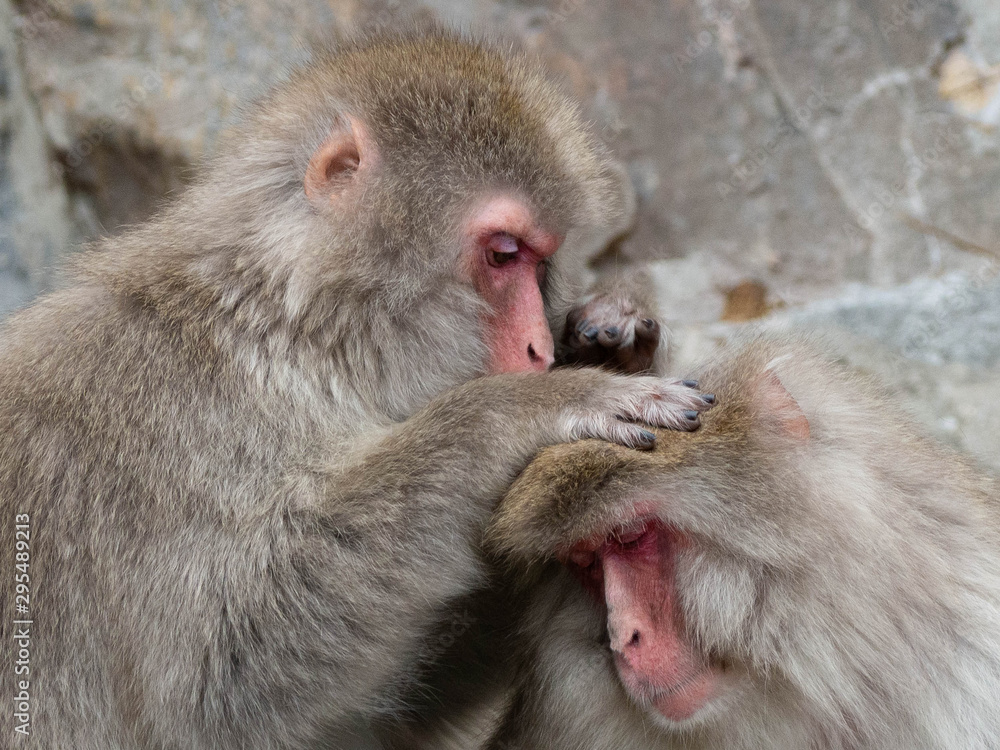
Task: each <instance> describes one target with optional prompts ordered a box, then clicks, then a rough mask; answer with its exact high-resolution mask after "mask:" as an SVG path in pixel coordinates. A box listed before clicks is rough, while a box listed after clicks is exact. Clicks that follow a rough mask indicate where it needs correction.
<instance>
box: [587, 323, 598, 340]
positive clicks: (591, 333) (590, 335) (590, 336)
mask: <svg viewBox="0 0 1000 750" xmlns="http://www.w3.org/2000/svg"><path fill="white" fill-rule="evenodd" d="M598 333H600V330H599V329H598V328H597V326H594V327H593V328H588V329H587V330H586V331H584V332H583V335H584V336H585V337H586V338H587V340H588V341H593V340H594V339H596V338H597V334H598Z"/></svg>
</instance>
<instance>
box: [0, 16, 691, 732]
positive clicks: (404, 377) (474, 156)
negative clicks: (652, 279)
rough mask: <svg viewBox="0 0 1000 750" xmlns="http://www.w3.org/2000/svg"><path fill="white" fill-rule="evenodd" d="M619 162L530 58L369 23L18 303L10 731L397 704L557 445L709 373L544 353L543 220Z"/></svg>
mask: <svg viewBox="0 0 1000 750" xmlns="http://www.w3.org/2000/svg"><path fill="white" fill-rule="evenodd" d="M610 174H611V170H610V169H609V166H608V160H607V157H606V156H605V154H604V152H603V151H602V150H601V149H600V148H599V147H598V145H597V144H596V143H595V141H594V140H593V138H592V137H591V136H590V135H588V133H587V132H586V130H585V129H584V127H583V126H582V124H581V120H580V118H579V117H578V115H577V113H576V110H575V108H574V107H573V105H571V104H570V103H569V102H568V101H567V100H566V99H564V98H563V97H562V96H561V95H560V94H558V93H557V92H556V91H555V89H554V88H553V87H552V86H551V85H550V84H548V83H547V82H546V81H545V80H544V79H543V78H542V77H541V76H540V75H539V73H538V72H536V71H535V70H534V68H532V67H531V66H530V65H529V64H528V63H527V62H526V61H525V60H524V59H522V58H521V57H518V56H517V55H512V54H507V53H501V52H499V51H497V50H496V49H494V48H491V47H489V46H484V45H481V44H478V43H475V42H470V41H465V40H463V39H461V38H459V37H457V36H455V35H452V34H449V33H445V32H432V33H429V34H425V35H385V36H379V37H373V38H369V39H365V40H361V41H357V42H355V43H351V44H345V45H344V46H343V47H341V48H340V50H339V51H337V52H335V53H328V54H327V53H324V54H320V55H318V56H317V59H316V60H315V62H314V63H312V64H311V65H310V66H309V67H307V68H305V69H303V70H301V71H299V72H297V73H295V74H293V75H292V76H291V78H290V79H289V80H288V81H287V82H286V83H284V84H283V85H281V86H279V87H278V88H276V89H275V90H274V91H273V92H272V93H271V94H270V95H269V96H268V97H267V98H265V99H264V100H263V101H262V103H261V104H260V105H259V106H258V107H257V108H256V109H254V110H253V111H251V112H250V113H249V115H248V119H247V121H246V123H245V124H244V125H243V126H242V127H241V128H240V129H239V130H238V131H237V133H236V134H235V136H234V137H233V139H232V140H231V142H230V143H229V144H228V145H227V146H226V147H225V148H224V149H223V151H222V152H221V153H220V155H219V156H218V158H216V159H215V160H214V162H213V164H212V165H211V166H210V168H209V169H208V171H207V174H206V175H205V176H204V177H203V178H202V179H201V180H200V181H199V182H198V183H197V184H195V185H194V186H193V187H192V188H191V189H190V190H188V191H187V192H186V193H185V194H184V195H183V196H181V197H180V199H179V200H178V201H177V202H176V203H174V204H173V205H172V206H170V207H168V208H167V209H166V210H165V211H164V212H163V213H162V214H161V215H160V216H159V217H158V218H156V219H155V220H153V221H151V222H150V223H147V224H145V225H142V226H139V227H136V228H135V229H133V230H131V231H129V232H127V233H126V234H124V235H122V236H120V237H117V238H112V239H108V240H105V241H103V242H101V243H99V244H98V246H97V247H96V248H94V249H93V250H92V251H91V252H89V253H87V254H86V255H85V256H84V257H83V258H82V261H81V263H80V270H79V272H78V275H77V276H76V280H75V281H74V282H73V283H72V284H71V285H70V286H69V287H68V288H66V289H65V290H63V291H60V292H58V293H55V294H52V295H50V296H48V297H45V298H43V299H41V300H40V301H38V302H37V303H36V304H35V305H34V306H32V307H31V308H29V309H27V310H25V311H23V312H21V313H20V314H18V315H16V316H14V318H13V319H11V321H10V322H9V323H8V324H7V326H6V328H5V330H4V332H3V338H2V344H0V507H2V510H3V521H2V527H0V528H2V532H3V537H4V539H5V540H7V543H6V544H5V546H4V549H5V550H6V551H5V552H4V553H3V555H2V557H0V559H2V561H3V566H2V571H3V576H2V580H3V581H4V583H3V586H2V601H3V604H2V606H0V616H2V617H0V643H2V645H0V657H2V658H0V661H2V663H3V664H4V668H3V670H2V677H0V686H2V688H3V691H2V694H3V696H4V697H5V698H4V699H5V701H7V702H6V704H5V705H6V707H7V708H6V710H5V711H4V721H3V725H2V731H3V734H4V736H5V737H12V736H14V731H13V729H12V725H11V721H12V720H11V711H10V710H9V709H10V701H11V700H12V696H14V695H15V692H16V685H15V675H14V670H13V668H12V665H13V664H14V661H15V652H14V651H13V650H12V649H14V645H13V640H12V632H13V631H12V630H11V628H12V625H11V623H12V621H13V620H14V619H27V618H30V619H31V620H33V623H32V625H31V663H30V669H31V671H30V674H29V675H26V676H24V677H19V678H18V679H30V693H31V695H32V699H33V702H32V703H31V716H30V734H29V735H28V736H27V737H23V736H22V737H18V738H17V743H18V746H19V747H39V748H74V749H75V750H91V749H97V750H115V749H116V748H157V750H165V749H166V748H185V749H188V748H212V749H219V748H222V749H223V750H224V749H225V748H258V747H259V748H270V749H274V748H295V747H306V746H310V745H311V744H313V743H314V742H315V741H316V740H317V738H319V737H320V736H321V735H323V736H325V737H327V738H330V737H333V738H336V737H337V732H338V727H339V726H341V725H347V724H350V725H351V726H357V725H359V724H362V725H363V724H364V723H365V722H366V721H367V720H368V719H370V718H371V717H373V716H375V715H380V716H381V715H385V714H392V713H394V712H396V711H399V710H401V709H403V708H405V706H403V705H402V699H401V696H403V695H404V694H406V693H407V691H408V690H409V689H410V687H411V684H410V681H411V680H412V679H414V678H415V675H416V671H417V670H416V665H418V664H421V663H423V662H424V661H425V660H426V658H427V657H428V654H431V655H433V654H434V653H435V652H436V651H438V650H440V645H441V644H440V642H438V641H436V640H435V638H434V637H433V636H432V634H433V633H435V632H438V630H439V629H440V626H441V623H447V622H449V612H450V609H449V608H450V607H452V606H454V602H455V601H456V600H457V599H459V598H460V597H462V596H463V595H466V594H468V593H469V592H472V591H475V590H476V589H479V588H482V587H484V586H486V584H487V579H486V575H485V572H484V571H485V566H484V565H483V564H481V561H480V552H479V544H480V541H481V539H482V535H483V531H484V528H485V525H486V523H487V522H488V519H489V517H490V514H491V512H492V510H493V508H494V506H495V504H496V502H497V501H498V500H499V498H500V497H501V496H502V494H503V493H504V492H505V491H506V489H507V487H508V486H509V483H510V482H511V481H512V480H513V479H514V477H516V476H517V475H518V473H519V472H520V471H521V470H522V469H523V468H524V466H525V465H526V464H527V463H528V462H529V461H530V459H531V458H532V456H534V455H535V454H536V453H537V451H538V450H540V449H541V448H543V447H545V446H548V445H552V444H557V443H562V442H566V441H572V440H576V439H579V438H583V437H595V438H601V439H604V440H609V441H613V442H615V443H620V444H622V445H629V446H638V447H646V448H648V447H651V445H652V443H653V439H654V436H653V434H652V433H651V432H650V431H649V426H659V427H670V428H678V429H683V430H689V429H694V428H696V427H697V426H698V424H699V419H700V418H699V414H700V412H701V411H702V410H703V409H705V408H707V407H708V406H709V405H710V404H709V403H708V402H707V401H706V400H705V399H703V398H702V396H701V394H700V393H698V391H697V390H696V389H694V388H692V387H689V385H685V384H684V383H681V382H678V381H674V380H665V379H658V378H653V377H635V378H625V377H621V376H618V375H614V374H611V373H608V372H602V371H599V370H596V369H592V370H575V369H566V370H555V371H551V372H550V371H548V369H549V366H550V365H551V364H552V362H553V359H554V346H553V331H552V329H550V327H549V325H548V323H547V321H554V322H555V321H561V320H565V317H566V314H567V307H568V305H567V303H566V300H567V299H568V297H567V290H569V289H571V286H572V285H571V280H570V279H568V277H567V273H566V271H565V269H564V268H563V267H562V266H561V265H560V260H559V256H558V255H557V254H556V252H557V250H558V249H559V247H560V245H561V244H562V243H563V238H564V237H565V236H566V235H567V234H569V233H570V232H572V231H574V230H575V228H577V227H580V226H584V225H586V224H588V223H592V222H593V221H594V218H595V217H599V216H601V215H604V214H605V213H606V212H607V210H608V207H609V206H612V205H613V204H614V200H613V199H614V195H613V193H612V190H611V183H610V181H609V179H610V178H609V175H610ZM555 336H556V338H557V339H558V340H562V330H561V327H557V328H556V330H555ZM606 349H607V352H608V354H609V355H611V354H613V352H614V347H606ZM15 519H28V520H27V521H25V523H26V524H27V525H28V526H30V566H29V567H28V574H29V575H28V578H29V579H30V580H29V583H30V609H29V610H28V611H26V612H20V613H15V612H14V610H13V606H14V601H15V600H14V593H15V589H14V586H15V584H14V574H13V572H14V562H15V558H14V544H13V540H14V538H15V534H14V525H15V523H21V522H22V521H21V520H17V521H15ZM331 743H332V744H333V746H334V747H337V746H338V744H337V740H336V739H333V740H331Z"/></svg>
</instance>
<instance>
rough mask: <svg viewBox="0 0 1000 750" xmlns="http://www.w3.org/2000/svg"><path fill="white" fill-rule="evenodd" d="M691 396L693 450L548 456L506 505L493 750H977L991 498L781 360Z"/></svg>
mask: <svg viewBox="0 0 1000 750" xmlns="http://www.w3.org/2000/svg"><path fill="white" fill-rule="evenodd" d="M700 387H701V388H704V389H707V390H712V391H714V392H715V393H716V395H717V397H718V405H717V406H716V408H715V409H714V410H712V411H711V412H708V413H707V415H705V417H704V419H703V426H702V429H701V430H700V431H699V432H696V433H691V434H666V433H663V434H661V435H660V437H659V440H658V444H657V449H656V450H655V451H654V452H652V453H646V454H643V453H639V452H636V451H630V450H627V449H623V448H619V447H617V446H613V445H610V444H604V443H597V442H593V441H588V442H586V443H579V444H575V445H565V446H557V447H553V448H549V449H546V450H545V451H544V452H543V453H542V454H541V455H540V456H539V457H538V458H537V459H536V460H535V461H534V463H532V464H531V465H530V466H529V468H528V469H527V470H526V472H525V473H524V474H523V475H522V476H521V477H520V479H519V480H518V481H517V482H516V483H515V485H514V486H513V488H512V489H511V491H510V494H509V495H508V496H507V498H506V500H505V501H504V503H503V504H502V506H501V508H500V511H499V513H498V515H497V516H496V518H495V521H494V524H493V526H492V529H491V532H490V535H491V539H492V542H493V544H494V546H495V548H496V549H498V550H500V551H501V552H502V553H504V554H506V555H507V556H509V559H511V560H513V561H514V563H515V564H516V565H518V566H521V568H522V570H524V571H528V570H532V569H534V570H535V571H536V572H537V571H538V570H539V567H540V568H541V580H540V582H539V583H538V584H537V585H538V588H537V590H536V597H535V601H534V605H533V606H534V608H533V610H532V615H531V617H530V619H529V621H528V624H527V626H526V630H527V632H528V634H529V639H530V641H531V650H530V651H529V653H528V654H526V656H525V660H524V661H525V667H524V672H523V679H522V681H521V684H520V686H519V689H518V693H517V695H516V697H515V698H514V700H513V702H512V703H511V705H510V708H509V711H508V713H507V715H506V717H505V718H504V719H503V720H502V722H501V725H500V728H499V731H498V732H497V733H496V735H495V736H494V737H493V739H492V742H491V743H490V744H489V747H490V748H492V750H515V749H516V750H541V749H542V748H545V749H546V750H570V749H571V748H572V749H574V750H576V749H578V748H588V750H590V749H592V750H611V748H630V749H633V750H647V749H648V750H671V749H676V750H680V748H684V749H685V750H710V749H717V748H726V749H727V750H763V749H769V748H795V749H796V750H797V749H799V748H801V749H803V750H805V749H806V748H808V749H809V750H848V749H850V750H932V749H933V750H957V749H958V748H962V750H980V749H981V750H985V749H986V748H995V747H997V742H998V738H1000V533H998V532H1000V525H998V516H997V510H998V507H997V506H998V496H1000V491H998V484H997V481H996V479H995V478H993V477H990V476H988V475H986V474H984V473H983V472H982V471H980V470H978V469H976V468H974V467H972V466H971V465H969V464H968V463H966V462H965V461H963V460H962V459H961V458H959V457H957V456H956V455H954V454H952V453H951V452H949V451H948V450H946V449H944V448H942V447H940V446H938V445H936V444H934V443H933V442H932V441H930V440H928V439H926V438H924V437H922V436H921V434H920V431H919V430H918V429H916V428H914V427H913V426H912V425H911V424H910V423H909V422H908V421H907V420H906V419H905V418H903V417H901V416H900V414H899V410H898V409H897V408H896V407H894V406H893V405H892V404H891V403H889V402H888V400H887V399H886V398H885V396H884V395H883V394H881V393H880V392H879V391H878V390H877V389H874V388H872V387H871V385H870V384H869V383H867V382H864V381H863V380H862V379H861V378H859V377H858V376H856V375H854V374H851V373H849V372H847V371H846V370H845V369H843V368H841V367H839V366H836V365H834V364H832V363H830V362H829V361H827V359H826V358H825V357H823V356H821V355H818V354H816V353H815V352H814V351H813V349H812V348H811V347H809V346H803V345H802V344H800V343H794V342H793V343H788V342H782V341H769V340H762V339H756V340H751V341H748V342H745V343H744V344H743V345H742V346H741V347H738V348H737V349H736V351H735V353H730V354H729V355H728V356H727V357H726V358H725V359H724V360H722V361H721V362H719V363H718V364H716V365H714V366H712V367H709V368H708V369H707V370H706V371H705V372H704V373H703V374H702V377H701V378H700ZM553 560H556V561H558V562H557V563H553V562H551V561H553ZM546 561H548V562H546ZM538 563H542V565H541V566H539V565H538Z"/></svg>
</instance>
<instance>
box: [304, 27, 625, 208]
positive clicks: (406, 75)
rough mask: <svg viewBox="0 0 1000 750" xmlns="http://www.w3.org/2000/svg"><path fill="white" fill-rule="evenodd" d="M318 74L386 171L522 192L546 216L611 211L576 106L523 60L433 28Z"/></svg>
mask: <svg viewBox="0 0 1000 750" xmlns="http://www.w3.org/2000/svg"><path fill="white" fill-rule="evenodd" d="M315 65H316V67H317V68H318V69H319V70H321V71H323V72H325V74H326V76H325V77H326V78H327V79H328V80H329V85H330V87H331V88H332V89H334V90H335V91H336V92H337V93H338V95H339V97H341V98H343V99H346V104H347V106H348V107H351V108H356V109H357V110H359V111H358V112H357V113H352V114H357V115H358V116H360V117H361V118H362V119H363V120H365V125H366V127H367V128H368V129H369V130H370V132H371V133H372V136H373V139H374V140H375V142H376V143H377V144H378V145H379V147H380V148H382V149H384V150H385V151H386V152H387V153H385V154H384V156H385V157H386V158H387V159H388V160H389V162H390V163H393V162H395V161H396V160H399V161H400V163H402V162H404V161H405V163H406V164H408V166H409V169H410V170H411V171H413V170H415V169H418V170H419V169H423V170H426V171H428V172H429V173H433V174H438V173H440V172H441V171H442V170H450V182H451V183H452V184H454V181H455V180H462V179H467V180H468V181H469V182H470V183H473V184H483V182H484V181H489V182H491V183H496V184H500V185H506V186H510V187H515V188H519V189H522V190H525V191H527V192H529V193H530V194H531V195H532V197H533V198H534V199H535V200H536V201H537V202H538V203H539V204H540V207H541V208H543V209H545V210H546V211H547V212H549V213H557V212H558V213H562V214H575V213H578V212H579V211H580V210H581V206H580V204H581V199H582V200H583V202H587V198H588V197H589V198H590V199H591V200H590V201H589V202H590V203H592V204H594V205H588V206H587V207H586V209H585V210H588V211H594V212H595V214H596V213H597V212H598V211H600V210H601V209H602V208H603V210H604V211H607V210H608V207H609V205H610V201H604V205H603V206H602V205H601V203H602V201H601V200H600V198H605V197H606V196H607V194H609V193H610V192H612V191H613V187H612V186H611V185H610V182H609V180H610V178H609V176H608V169H607V161H606V159H605V157H604V154H603V152H602V151H601V149H600V148H599V147H598V146H597V143H596V141H595V140H594V138H593V136H592V134H590V133H589V132H588V130H587V128H586V126H585V124H584V122H583V120H582V118H581V117H580V115H579V113H578V110H577V107H576V105H575V104H573V103H572V102H571V101H570V100H569V99H568V98H567V97H566V96H564V95H563V94H561V93H560V92H559V91H558V89H557V88H556V87H555V86H553V85H552V83H551V82H549V81H548V80H547V79H546V78H545V77H544V76H543V75H542V73H541V71H540V70H539V68H538V67H537V66H535V65H532V64H531V63H529V61H528V60H527V59H526V58H525V57H524V56H523V55H520V54H515V53H513V52H509V51H506V50H504V51H501V49H500V48H499V47H497V46H494V45H491V44H489V43H485V42H482V41H479V40H475V39H472V38H469V37H466V36H463V35H461V34H458V33H455V32H451V31H448V30H445V29H442V28H436V29H432V30H430V31H424V32H422V33H403V34H398V33H397V34H378V35H373V36H370V37H366V38H362V39H359V40H356V41H354V42H351V43H348V44H346V45H344V46H343V47H342V48H340V49H339V50H337V51H334V52H328V53H326V54H325V55H323V56H321V57H320V58H319V59H318V61H317V63H316V64H315ZM428 176H429V177H430V176H431V174H428ZM605 183H607V184H605ZM424 187H425V188H426V189H430V190H434V189H444V185H443V183H442V181H441V180H432V181H430V182H429V183H428V184H426V185H425V186H424ZM587 193H590V195H589V196H588V195H586V194H587ZM598 196H600V197H598ZM574 220H575V217H574V216H568V217H567V221H569V222H572V221H574Z"/></svg>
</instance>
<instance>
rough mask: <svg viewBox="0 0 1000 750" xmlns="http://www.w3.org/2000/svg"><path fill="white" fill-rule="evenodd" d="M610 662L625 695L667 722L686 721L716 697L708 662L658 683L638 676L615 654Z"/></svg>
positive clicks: (712, 674)
mask: <svg viewBox="0 0 1000 750" xmlns="http://www.w3.org/2000/svg"><path fill="white" fill-rule="evenodd" d="M614 661H615V667H616V668H617V670H618V676H619V678H620V679H621V681H622V685H623V686H624V688H625V691H626V692H627V693H628V695H629V697H631V699H632V700H633V701H634V702H635V703H636V704H638V705H639V706H640V707H641V708H643V709H646V710H651V711H655V712H656V713H657V714H659V715H660V716H662V717H663V718H665V719H667V720H668V721H669V722H670V723H673V724H682V723H685V722H687V721H688V720H690V719H692V718H694V717H695V716H697V715H698V714H699V713H700V712H701V711H702V710H703V709H704V708H705V707H706V706H707V705H708V704H709V703H711V702H712V700H713V698H715V697H716V694H717V680H716V675H715V670H714V669H712V667H711V666H709V665H708V664H700V665H697V666H696V667H694V668H693V669H692V670H691V671H690V672H687V673H686V674H685V675H684V676H682V677H680V678H678V680H677V681H675V682H671V683H670V684H662V683H654V682H652V681H650V680H649V679H646V678H643V677H640V676H639V675H638V674H636V673H635V671H634V670H632V668H631V667H630V666H629V665H628V663H627V662H626V661H625V660H624V659H623V658H622V657H621V656H620V655H619V654H617V653H615V655H614Z"/></svg>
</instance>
